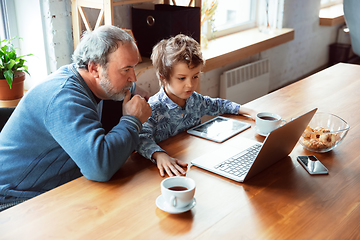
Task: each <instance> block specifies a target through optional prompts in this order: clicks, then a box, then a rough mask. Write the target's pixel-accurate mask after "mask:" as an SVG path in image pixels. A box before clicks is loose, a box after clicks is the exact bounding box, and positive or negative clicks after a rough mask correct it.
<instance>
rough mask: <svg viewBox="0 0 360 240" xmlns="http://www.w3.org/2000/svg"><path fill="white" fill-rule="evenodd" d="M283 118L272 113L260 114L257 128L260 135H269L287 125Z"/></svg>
mask: <svg viewBox="0 0 360 240" xmlns="http://www.w3.org/2000/svg"><path fill="white" fill-rule="evenodd" d="M285 123H286V121H285V120H282V119H281V116H280V115H278V114H275V113H270V112H260V113H258V114H257V115H256V128H257V131H258V133H260V134H265V135H266V134H269V133H270V132H271V131H273V130H274V129H276V128H278V127H280V126H281V125H283V124H285Z"/></svg>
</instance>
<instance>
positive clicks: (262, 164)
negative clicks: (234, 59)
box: [191, 108, 317, 182]
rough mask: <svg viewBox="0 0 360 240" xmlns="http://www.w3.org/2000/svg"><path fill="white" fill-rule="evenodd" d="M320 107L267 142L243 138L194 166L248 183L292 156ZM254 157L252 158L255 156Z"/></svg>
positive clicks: (193, 163) (272, 135)
mask: <svg viewBox="0 0 360 240" xmlns="http://www.w3.org/2000/svg"><path fill="white" fill-rule="evenodd" d="M316 111H317V108H315V109H313V110H311V111H309V112H307V113H305V114H303V115H301V116H299V117H297V118H294V119H293V120H291V121H289V122H288V123H286V124H284V125H283V126H281V127H279V128H277V129H275V130H273V131H272V132H271V133H269V134H268V135H267V137H266V138H265V140H264V142H263V143H259V142H257V141H255V140H251V139H247V138H239V141H237V142H236V146H235V145H230V144H226V145H225V144H224V146H223V147H221V148H220V150H219V149H218V150H216V151H210V152H209V153H207V154H205V155H202V156H200V157H198V158H196V159H194V160H193V161H191V163H192V165H194V166H197V167H200V168H203V169H205V170H208V171H211V172H214V173H216V174H219V175H221V176H224V177H227V178H230V179H232V180H235V181H238V182H244V181H246V180H248V179H249V178H251V177H253V176H255V175H256V174H258V173H259V172H261V171H263V170H265V169H266V168H268V167H269V166H271V165H273V164H274V163H276V162H278V161H279V160H281V159H283V158H285V157H286V156H288V155H289V154H290V153H291V151H292V150H293V149H294V147H295V145H296V143H297V141H298V140H299V138H300V136H301V134H302V133H303V132H304V130H305V128H306V126H307V125H308V124H309V122H310V120H311V119H312V117H313V116H314V114H315V112H316ZM251 155H252V156H251Z"/></svg>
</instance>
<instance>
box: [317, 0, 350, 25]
mask: <svg viewBox="0 0 360 240" xmlns="http://www.w3.org/2000/svg"><path fill="white" fill-rule="evenodd" d="M344 22H345V18H344V8H343V4H336V5H334V6H331V7H327V8H322V9H320V12H319V24H320V26H334V25H338V24H341V23H344Z"/></svg>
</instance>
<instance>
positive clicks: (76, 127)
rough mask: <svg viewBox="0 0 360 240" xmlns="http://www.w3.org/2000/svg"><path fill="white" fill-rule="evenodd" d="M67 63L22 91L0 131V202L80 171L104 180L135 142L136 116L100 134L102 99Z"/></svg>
mask: <svg viewBox="0 0 360 240" xmlns="http://www.w3.org/2000/svg"><path fill="white" fill-rule="evenodd" d="M72 66H73V65H67V66H64V67H62V68H60V69H59V70H58V71H56V72H55V73H53V74H51V75H49V77H48V80H47V81H45V82H44V83H42V84H39V85H38V86H36V87H34V88H33V89H32V90H30V91H28V93H27V94H26V95H25V96H24V97H23V98H22V100H21V101H20V102H19V104H18V106H17V107H16V109H15V111H14V113H13V114H12V116H11V117H10V119H9V120H8V122H7V124H6V125H5V127H4V128H3V130H2V131H1V133H0V203H6V202H12V201H16V200H26V199H29V198H32V197H34V196H37V195H39V194H41V193H43V192H45V191H48V190H50V189H52V188H55V187H57V186H60V185H61V184H64V183H66V182H69V181H70V180H73V179H75V178H77V177H79V176H81V175H84V176H85V177H86V178H87V179H90V180H94V181H107V180H109V179H110V178H111V177H112V176H113V174H114V173H115V172H116V171H117V170H118V169H119V168H120V167H121V166H122V164H123V163H124V162H125V161H126V160H127V158H128V157H129V155H130V154H131V153H132V152H133V150H134V149H135V147H136V145H137V144H138V143H139V132H140V131H141V128H142V126H141V122H140V120H139V119H137V118H136V117H133V116H130V115H125V116H122V117H121V119H120V122H119V124H117V125H116V126H115V127H114V128H113V129H112V130H111V131H110V132H109V133H107V134H105V131H104V129H103V127H102V125H101V121H100V120H101V106H102V104H101V103H102V101H100V102H99V103H98V101H96V99H95V97H94V95H93V93H92V92H91V90H90V89H89V87H88V86H87V85H86V83H85V81H84V80H83V79H82V78H81V76H80V75H79V74H78V72H77V71H76V70H75V69H74V71H75V73H76V74H77V75H75V74H74V72H73V71H72V70H71V67H72ZM131 90H132V91H133V90H134V88H132V89H131Z"/></svg>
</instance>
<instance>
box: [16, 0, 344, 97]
mask: <svg viewBox="0 0 360 240" xmlns="http://www.w3.org/2000/svg"><path fill="white" fill-rule="evenodd" d="M18 2H19V3H21V5H22V8H23V9H28V12H27V13H24V12H21V14H20V15H21V16H22V17H23V18H25V20H23V22H22V24H23V23H24V22H25V23H26V24H23V26H22V27H23V28H22V27H21V26H20V28H22V29H21V31H20V32H21V34H20V36H21V37H23V38H24V40H25V39H32V40H35V43H34V44H31V45H32V46H31V48H29V49H25V48H24V49H23V50H24V53H30V52H31V53H35V54H37V53H38V52H39V55H41V49H44V48H43V46H42V40H41V39H40V38H41V33H39V32H38V30H37V29H39V25H38V24H33V23H31V21H32V19H33V17H34V16H35V15H36V14H38V13H39V11H40V12H41V21H42V24H43V25H44V26H46V30H45V31H44V33H45V35H46V36H47V38H45V41H44V42H45V46H46V47H45V50H46V53H45V55H46V58H47V60H48V61H47V63H48V66H47V65H46V64H45V62H43V60H41V61H40V57H39V61H38V62H36V64H35V65H37V68H42V69H45V68H47V69H48V70H47V73H50V72H52V71H54V70H56V69H57V68H59V67H60V66H61V65H63V64H68V63H70V62H71V54H72V51H73V41H72V30H71V8H70V1H65V0H15V3H18ZM36 2H38V3H37V4H36ZM25 3H29V4H25ZM39 3H41V4H39ZM40 5H41V8H40V10H39V7H40ZM36 7H37V8H38V9H35V8H36ZM115 8H116V9H115V14H114V15H115V25H117V26H119V27H125V28H130V27H131V24H130V17H129V16H130V15H129V14H128V15H126V14H127V13H130V7H129V6H122V7H120V6H117V7H115ZM319 8H320V0H302V1H299V0H286V1H285V3H284V13H283V17H284V19H283V27H284V28H293V29H295V39H294V40H293V41H291V42H288V43H285V44H282V45H280V46H277V47H274V48H272V49H269V50H267V51H264V52H261V53H259V54H256V55H254V56H252V57H250V58H246V59H243V60H241V61H238V62H235V63H233V64H229V65H227V66H224V67H221V68H219V69H215V70H212V71H209V72H206V73H204V74H203V76H202V79H201V93H202V94H204V95H209V96H212V97H218V96H219V87H218V85H219V81H220V77H219V76H220V74H221V73H222V72H223V71H225V70H228V69H231V68H234V67H236V66H239V65H243V64H246V63H248V62H251V61H254V60H257V59H260V58H269V59H270V64H271V73H270V90H274V89H277V88H279V87H282V86H284V85H286V84H288V83H291V82H293V81H295V80H298V79H301V78H302V77H304V76H306V75H307V74H309V73H311V72H313V71H314V70H316V69H319V68H321V67H323V66H325V65H326V64H327V62H328V49H329V44H331V43H334V42H335V41H336V39H335V38H336V32H337V28H338V27H339V26H333V27H324V26H319ZM29 15H31V16H32V17H30V16H29ZM18 17H19V16H18ZM35 17H36V16H35ZM37 48H39V49H40V50H39V49H37ZM25 50H26V51H25ZM30 71H31V73H32V76H33V74H35V73H33V72H35V67H34V68H33V67H31V69H30ZM39 76H40V75H39ZM138 84H139V85H140V86H143V87H144V88H145V89H148V90H149V91H150V93H155V92H156V91H157V89H158V80H157V79H156V76H155V73H154V71H153V69H150V70H147V71H145V73H144V74H143V75H141V76H140V77H139V78H138Z"/></svg>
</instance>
